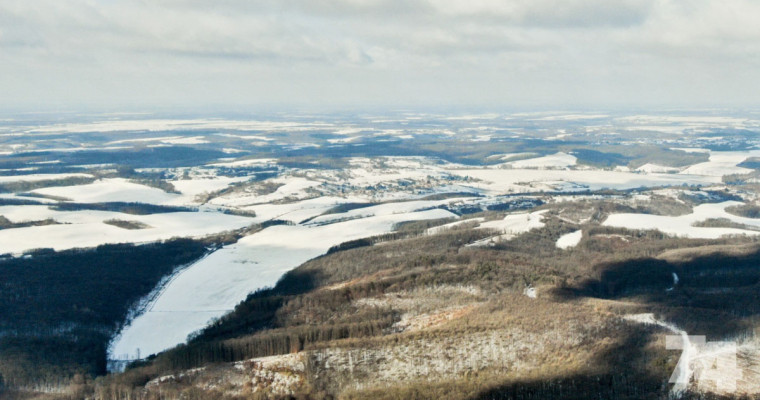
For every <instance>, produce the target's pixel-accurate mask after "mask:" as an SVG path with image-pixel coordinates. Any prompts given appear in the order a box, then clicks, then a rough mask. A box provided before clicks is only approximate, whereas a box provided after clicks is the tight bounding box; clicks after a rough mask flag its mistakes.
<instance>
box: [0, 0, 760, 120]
mask: <svg viewBox="0 0 760 400" xmlns="http://www.w3.org/2000/svg"><path fill="white" fill-rule="evenodd" d="M758 18H760V3H757V2H753V1H742V0H727V1H721V2H717V1H704V0H702V1H700V0H697V1H673V0H642V1H635V0H622V1H602V0H586V1H582V0H568V1H562V2H557V1H546V0H534V1H527V0H520V1H494V0H474V1H467V2H465V1H454V0H410V1H389V0H310V1H307V0H280V1H267V0H263V1H254V2H252V1H239V0H221V1H215V2H205V1H204V2H202V1H192V0H191V1H178V0H163V1H121V0H71V1H65V2H63V1H54V0H31V1H30V0H4V1H2V2H0V94H2V96H0V98H1V99H0V105H2V106H3V107H4V108H6V109H12V108H19V109H36V108H41V109H42V108H55V107H111V108H118V107H133V108H134V107H137V108H139V107H150V106H155V105H164V106H172V105H176V106H185V107H207V106H218V107H225V106H261V105H283V106H324V107H336V108H337V107H346V106H357V107H363V106H367V107H372V106H460V105H466V106H474V107H479V106H482V107H597V108H598V107H626V106H641V107H654V106H663V105H666V106H724V105H727V106H744V107H752V106H756V105H758V104H760V94H758V93H760V90H758V89H760V72H759V71H760V68H759V67H760V24H758V23H757V20H758Z"/></svg>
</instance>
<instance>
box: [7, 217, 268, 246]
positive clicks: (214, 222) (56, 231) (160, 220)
mask: <svg viewBox="0 0 760 400" xmlns="http://www.w3.org/2000/svg"><path fill="white" fill-rule="evenodd" d="M0 215H2V216H4V217H5V218H7V219H8V220H10V221H11V222H26V221H39V220H44V219H47V218H50V219H53V220H55V221H56V222H58V223H59V224H57V225H43V226H29V227H24V228H14V229H0V254H4V253H13V254H19V253H22V252H24V251H27V250H32V249H39V248H51V249H55V250H57V251H60V250H68V249H72V248H87V247H96V246H99V245H101V244H108V243H146V242H153V241H158V240H165V239H171V238H173V237H202V236H206V235H210V234H214V233H219V232H224V231H228V230H234V229H239V228H243V227H246V226H248V225H251V224H253V223H254V222H255V221H256V220H255V219H252V218H247V217H240V216H235V215H226V214H222V213H219V212H174V213H165V214H150V215H131V214H122V213H118V212H110V211H92V210H83V211H54V210H51V209H49V208H48V207H47V206H0ZM112 219H116V220H121V221H131V222H137V223H141V224H144V225H147V227H146V228H145V229H124V228H120V227H116V226H113V225H109V224H106V223H104V221H107V220H112Z"/></svg>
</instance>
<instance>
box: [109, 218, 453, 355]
mask: <svg viewBox="0 0 760 400" xmlns="http://www.w3.org/2000/svg"><path fill="white" fill-rule="evenodd" d="M448 217H455V215H454V214H452V213H450V212H448V211H444V210H440V209H435V210H428V211H421V212H415V213H408V214H389V215H383V216H377V217H370V218H365V219H361V220H354V221H346V222H341V223H335V224H330V225H323V226H302V225H299V226H284V225H280V226H273V227H270V228H267V229H265V230H263V231H261V232H258V233H256V234H253V235H251V236H247V237H245V238H243V239H241V240H240V241H239V242H238V243H236V244H234V245H231V246H227V247H225V248H223V249H221V250H219V251H217V252H215V253H213V254H211V255H210V256H208V257H207V258H204V259H203V260H201V261H199V262H197V263H196V264H193V265H192V266H190V267H188V268H187V269H186V270H184V271H182V272H181V273H180V274H179V275H178V276H176V277H175V278H174V279H173V280H172V281H171V282H170V283H169V284H168V285H167V286H166V287H165V289H164V290H163V291H162V292H161V293H160V295H159V297H158V298H157V300H156V301H155V302H154V303H153V304H151V305H150V306H149V308H148V311H147V312H146V313H144V314H142V315H140V316H138V317H137V318H136V319H135V320H134V321H132V323H131V324H130V325H129V326H128V327H126V328H125V329H124V330H123V331H122V332H121V333H120V334H119V336H118V337H116V338H115V340H114V341H113V342H112V344H111V347H110V352H109V354H110V356H109V358H111V359H126V358H134V357H135V355H136V353H137V349H139V351H140V354H141V355H142V356H147V355H149V354H152V353H157V352H160V351H162V350H165V349H168V348H170V347H173V346H175V345H177V344H180V343H182V342H184V341H185V339H186V338H187V335H188V334H190V333H192V332H194V331H196V330H198V329H202V328H203V327H204V326H206V324H208V322H209V321H210V320H211V319H213V318H216V317H219V316H222V315H224V314H225V313H227V312H228V311H230V310H232V308H233V307H234V306H235V304H237V303H238V302H240V301H241V300H243V299H245V297H246V296H247V295H248V294H249V293H250V292H253V291H255V290H256V289H259V288H262V287H265V286H272V285H274V284H275V283H276V282H277V280H278V279H279V278H280V277H281V276H282V274H284V273H285V272H287V271H288V270H290V269H293V268H295V267H297V266H298V265H300V264H302V263H304V262H305V261H307V260H309V259H311V258H314V257H316V256H319V255H321V254H324V253H325V252H326V251H327V250H328V249H329V248H330V247H332V246H334V245H337V244H340V243H342V242H346V241H349V240H354V239H359V238H362V237H367V236H373V235H378V234H381V233H386V232H390V231H391V230H392V228H393V225H394V224H396V223H398V222H402V221H409V220H423V219H437V218H448Z"/></svg>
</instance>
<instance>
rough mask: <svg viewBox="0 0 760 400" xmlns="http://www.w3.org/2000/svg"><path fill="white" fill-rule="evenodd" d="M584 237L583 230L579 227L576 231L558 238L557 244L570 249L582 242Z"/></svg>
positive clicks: (559, 246) (561, 247)
mask: <svg viewBox="0 0 760 400" xmlns="http://www.w3.org/2000/svg"><path fill="white" fill-rule="evenodd" d="M581 238H583V230H581V229H579V230H577V231H575V232H570V233H566V234H564V235H562V236H560V237H559V239H557V243H556V246H557V247H558V248H560V249H569V248H571V247H575V246H577V245H578V243H580V241H581Z"/></svg>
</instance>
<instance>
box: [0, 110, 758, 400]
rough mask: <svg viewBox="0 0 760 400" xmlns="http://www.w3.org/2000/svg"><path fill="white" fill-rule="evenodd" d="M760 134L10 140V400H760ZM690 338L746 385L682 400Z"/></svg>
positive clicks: (311, 121)
mask: <svg viewBox="0 0 760 400" xmlns="http://www.w3.org/2000/svg"><path fill="white" fill-rule="evenodd" d="M759 129H760V118H758V117H757V116H756V115H754V114H749V113H748V114H739V113H736V114H730V115H724V114H717V113H715V114H713V115H704V114H697V113H688V112H684V113H679V114H667V115H666V114H656V115H627V114H615V113H610V114H604V115H601V114H566V113H559V112H554V113H549V112H547V113H513V114H493V115H447V114H421V113H419V114H418V113H406V112H400V113H397V114H390V115H383V116H377V115H369V114H367V115H364V114H359V115H342V114H336V115H322V116H319V117H314V116H297V115H296V116H293V115H288V116H283V115H262V116H255V118H254V117H251V116H240V115H229V116H223V117H214V118H205V119H197V118H176V119H172V118H168V117H161V116H157V117H155V118H144V119H124V118H122V117H116V116H108V115H103V116H99V117H97V118H92V117H87V118H85V117H71V118H69V121H66V122H61V121H49V120H45V119H44V118H42V117H40V119H26V120H2V123H0V277H2V280H0V282H2V285H3V286H2V290H0V390H2V391H4V392H5V393H6V394H7V396H9V398H16V397H17V398H43V399H46V398H50V399H54V398H82V397H86V398H93V399H108V398H123V399H133V398H144V399H154V398H155V399H159V398H199V399H200V398H219V399H222V398H230V399H233V398H272V397H275V398H276V397H281V398H291V397H295V398H341V399H352V398H389V399H390V398H433V397H436V398H451V399H455V398H472V399H480V398H483V399H486V398H489V399H491V398H515V399H518V398H525V399H528V398H546V397H564V398H578V399H581V398H588V396H591V395H592V394H596V393H606V395H605V396H607V397H604V398H613V397H614V398H630V399H635V398H667V396H668V395H669V394H671V393H672V394H675V395H677V396H680V397H683V398H711V397H704V396H717V397H715V398H721V397H720V396H724V398H730V397H732V396H740V395H747V396H756V395H760V392H758V390H757V388H758V387H760V378H758V377H759V376H760V375H758V373H757V371H758V365H760V364H759V363H760V347H758V341H757V340H758V339H757V337H756V332H757V329H758V328H759V327H760V319H758V318H759V317H760V309H758V308H757V304H755V303H756V298H757V290H758V285H760V268H759V267H758V264H757V260H758V257H760V238H758V234H759V233H760V219H758V218H757V217H758V215H760V213H758V210H760V199H759V198H758V193H759V192H758V177H760V170H758V169H757V167H758V165H757V164H756V163H755V161H756V159H758V158H759V157H760V150H758V149H757V148H758V146H760V143H759V142H758V141H759V140H760V139H757V137H756V132H757V131H758V130H759ZM674 332H676V334H680V332H688V335H705V336H706V337H707V338H708V339H709V341H711V342H719V341H720V342H726V343H728V342H731V343H734V344H735V346H736V349H738V350H737V352H736V357H737V363H736V370H738V371H741V375H742V376H743V378H741V379H739V380H738V381H737V383H736V384H734V385H733V386H731V385H729V386H725V385H722V384H720V382H718V383H715V382H714V380H715V379H716V378H714V377H715V376H719V377H721V376H722V378H720V379H727V378H726V376H728V375H720V374H717V375H716V374H712V375H711V374H709V373H701V372H699V371H704V370H705V368H706V367H704V366H702V367H700V366H697V365H696V364H695V365H694V366H692V367H691V368H690V369H689V371H692V372H691V373H690V374H689V376H690V377H691V378H690V379H691V380H690V381H688V382H686V383H683V384H680V385H681V386H677V387H676V388H675V389H673V386H674V385H672V384H669V383H668V380H669V378H670V375H671V373H672V371H673V370H674V369H675V368H676V364H678V359H679V352H677V351H672V350H668V349H666V346H665V341H666V336H667V335H668V334H673V333H674ZM66 348H68V349H70V350H64V349H66ZM83 349H86V351H85V350H83ZM694 351H695V352H696V353H694V354H692V356H691V361H692V362H693V363H696V362H697V361H696V360H699V359H700V355H704V354H708V355H709V354H718V353H720V354H723V353H721V351H720V350H715V351H713V352H712V353H711V352H710V351H708V350H705V349H702V348H700V349H697V350H694ZM721 357H723V356H721ZM716 362H717V361H716ZM700 365H705V364H704V363H703V364H700ZM716 365H717V364H716ZM700 368H701V369H700ZM711 380H712V381H711ZM710 382H713V383H710ZM725 387H731V388H732V389H731V390H728V389H724V388H725ZM11 396H13V397H11ZM536 396H538V397H536ZM700 396H703V397H700ZM0 397H2V394H0Z"/></svg>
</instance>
